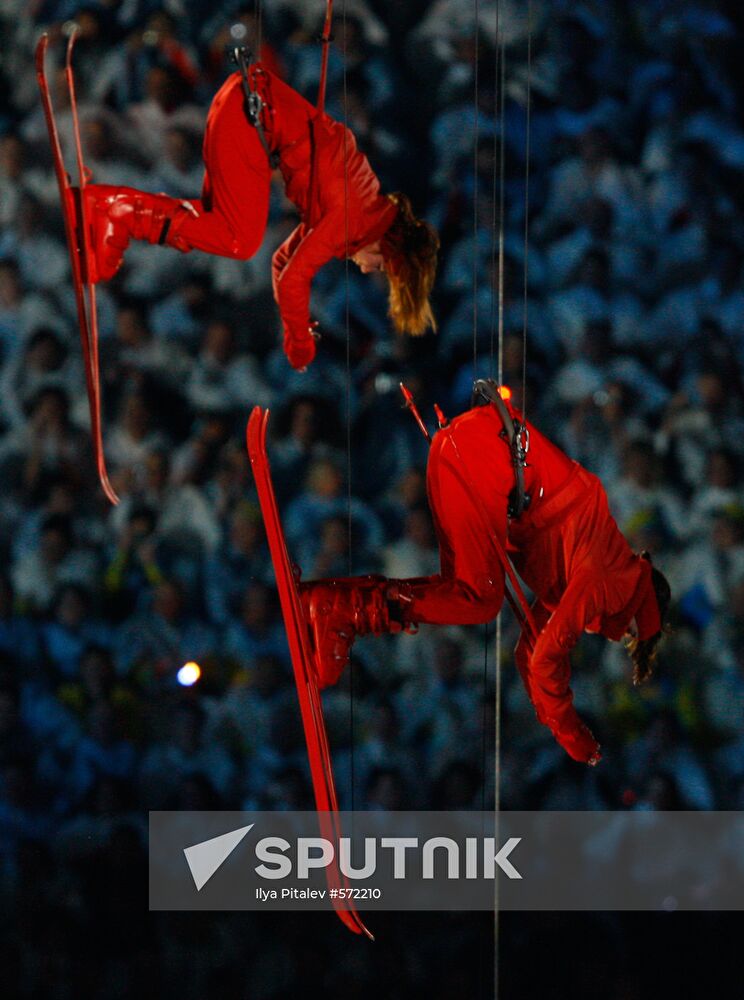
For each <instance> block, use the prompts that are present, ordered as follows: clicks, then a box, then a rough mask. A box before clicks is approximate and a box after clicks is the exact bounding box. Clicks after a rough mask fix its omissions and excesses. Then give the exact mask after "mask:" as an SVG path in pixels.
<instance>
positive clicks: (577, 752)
mask: <svg viewBox="0 0 744 1000" xmlns="http://www.w3.org/2000/svg"><path fill="white" fill-rule="evenodd" d="M553 735H554V736H555V738H556V741H557V742H558V743H560V745H561V746H562V747H563V749H564V750H565V751H566V753H567V754H568V755H569V757H573V759H574V760H577V761H579V763H581V764H589V765H590V766H591V767H595V766H596V765H597V764H598V763H599V762H600V760H601V759H602V754H601V753H600V749H599V743H597V741H596V739H595V738H594V734H593V733H592V731H591V729H589V727H588V726H585V725H584V723H583V722H579V725H578V727H576V728H574V729H571V730H570V731H568V732H558V731H557V730H553Z"/></svg>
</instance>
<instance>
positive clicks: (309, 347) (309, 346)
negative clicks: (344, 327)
mask: <svg viewBox="0 0 744 1000" xmlns="http://www.w3.org/2000/svg"><path fill="white" fill-rule="evenodd" d="M317 328H318V323H317V321H314V322H312V323H311V324H310V325H309V326H308V328H307V333H306V334H305V335H304V336H301V337H293V336H291V335H290V334H289V333H285V334H284V353H285V354H286V355H287V359H288V361H289V363H290V364H291V365H292V367H293V368H296V369H298V370H299V371H303V370H304V369H305V368H307V366H308V365H309V364H311V362H312V360H313V358H314V357H315V341H316V340H319V339H320V334H319V333H317V332H316V331H317Z"/></svg>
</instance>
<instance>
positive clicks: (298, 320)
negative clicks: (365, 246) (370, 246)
mask: <svg viewBox="0 0 744 1000" xmlns="http://www.w3.org/2000/svg"><path fill="white" fill-rule="evenodd" d="M343 227H344V220H343V216H341V217H339V216H338V215H337V214H333V213H332V214H330V215H326V216H324V217H323V218H322V219H321V220H320V222H319V223H318V224H317V226H314V227H313V228H312V229H305V230H304V233H303V235H302V238H301V239H297V236H298V230H295V232H294V233H293V234H292V236H291V237H290V238H289V240H288V241H287V243H285V244H284V245H283V247H281V248H280V250H279V252H278V254H279V259H278V260H276V259H275V261H274V297H275V299H276V302H277V305H278V306H279V312H280V313H281V317H282V324H283V327H284V350H285V351H286V353H287V357H288V358H289V360H290V363H291V364H292V365H293V366H294V367H296V368H303V367H304V366H305V365H307V364H309V363H310V361H312V359H313V357H314V355H315V339H314V337H313V335H312V331H311V325H310V288H311V282H312V279H313V277H314V276H315V274H316V273H317V272H318V271H319V270H320V268H321V267H322V266H323V265H324V264H327V263H328V261H329V260H331V258H332V257H333V256H334V251H335V249H336V247H337V246H338V242H339V234H341V238H342V239H343V231H344V229H343ZM300 228H302V227H300ZM290 251H291V256H290V255H289V253H290ZM285 257H287V259H286V262H284V258H285ZM308 355H309V356H308Z"/></svg>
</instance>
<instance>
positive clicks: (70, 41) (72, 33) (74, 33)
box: [67, 22, 78, 69]
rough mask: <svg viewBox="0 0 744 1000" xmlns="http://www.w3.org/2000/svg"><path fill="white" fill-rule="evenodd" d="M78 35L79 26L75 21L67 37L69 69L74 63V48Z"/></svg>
mask: <svg viewBox="0 0 744 1000" xmlns="http://www.w3.org/2000/svg"><path fill="white" fill-rule="evenodd" d="M77 36H78V26H77V24H75V23H74V22H73V25H72V27H71V28H70V34H69V35H68V38H67V68H68V69H69V68H70V66H71V64H72V50H73V49H74V48H75V41H76V39H77Z"/></svg>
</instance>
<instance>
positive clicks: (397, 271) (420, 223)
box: [380, 191, 439, 337]
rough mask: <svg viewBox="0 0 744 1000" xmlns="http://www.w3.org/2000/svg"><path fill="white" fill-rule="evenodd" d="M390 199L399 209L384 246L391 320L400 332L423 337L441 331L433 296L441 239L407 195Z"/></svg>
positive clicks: (382, 247) (390, 195)
mask: <svg viewBox="0 0 744 1000" xmlns="http://www.w3.org/2000/svg"><path fill="white" fill-rule="evenodd" d="M388 198H390V200H391V201H392V202H393V203H394V204H395V205H397V207H398V214H397V216H396V217H395V220H394V222H393V224H392V225H391V226H390V228H389V229H388V231H387V232H386V233H385V235H384V236H383V238H382V240H381V244H380V246H381V250H382V254H383V257H384V258H385V273H386V275H387V279H388V284H389V287H390V294H389V299H388V301H389V306H390V308H389V313H390V318H391V319H392V321H393V326H394V327H395V329H396V330H397V331H398V333H409V334H411V335H412V336H414V337H420V336H421V334H423V333H425V332H426V331H427V330H428V329H430V328H431V329H432V330H436V328H437V323H436V320H435V319H434V313H433V312H432V308H431V302H430V296H431V290H432V288H433V286H434V278H435V276H436V273H437V252H438V250H439V236H438V234H437V231H436V229H435V228H434V227H433V226H432V225H430V224H429V223H428V222H424V220H423V219H417V218H416V216H415V215H414V214H413V208H412V207H411V201H410V199H409V198H408V196H407V195H405V194H403V193H402V192H400V191H398V192H396V193H395V194H389V195H388Z"/></svg>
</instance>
